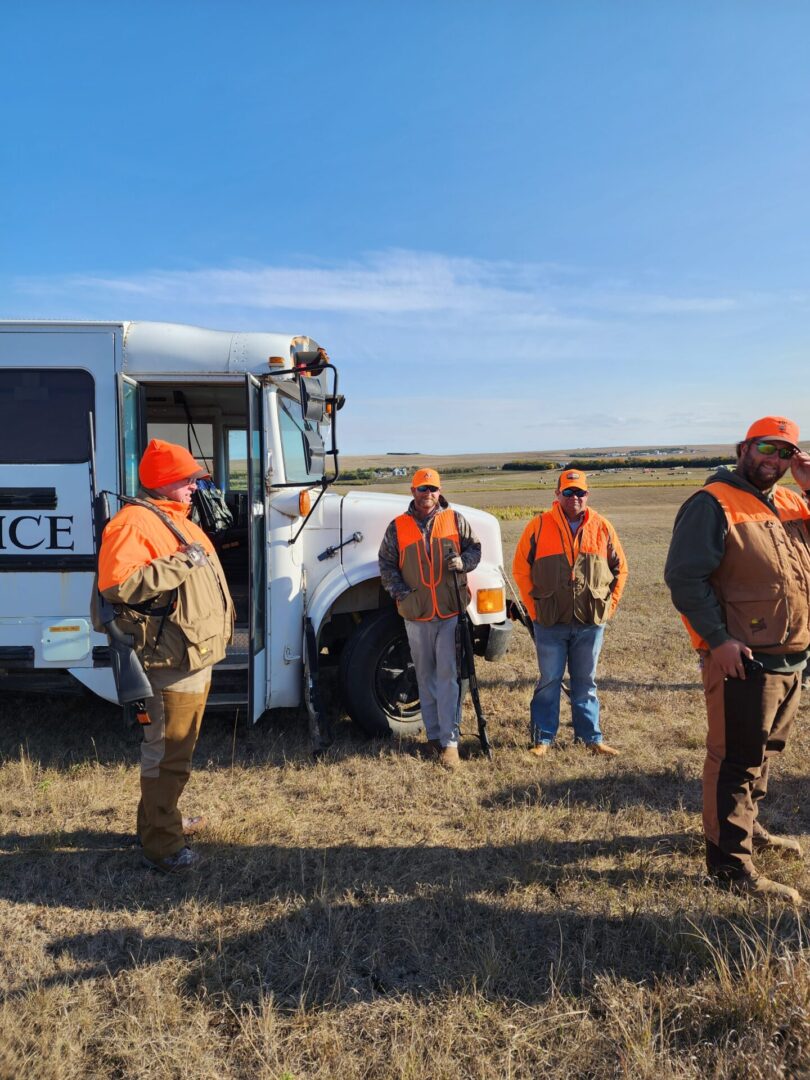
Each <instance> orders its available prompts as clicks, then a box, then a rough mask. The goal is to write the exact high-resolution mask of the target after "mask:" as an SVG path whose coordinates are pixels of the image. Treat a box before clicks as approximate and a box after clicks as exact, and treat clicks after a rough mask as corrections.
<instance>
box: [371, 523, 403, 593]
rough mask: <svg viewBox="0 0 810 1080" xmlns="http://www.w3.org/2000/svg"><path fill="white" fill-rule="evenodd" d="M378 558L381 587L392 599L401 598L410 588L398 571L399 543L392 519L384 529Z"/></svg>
mask: <svg viewBox="0 0 810 1080" xmlns="http://www.w3.org/2000/svg"><path fill="white" fill-rule="evenodd" d="M378 559H379V562H380V580H381V581H382V587H383V588H384V589H385V591H386V592H387V593H388V595H389V596H390V597H392V599H394V600H403V599H404V598H405V597H406V596H408V594H409V593H410V592H411V589H410V588H409V587H408V585H407V584H406V583H405V580H404V579H403V577H402V574H400V572H399V544H397V528H396V525H395V524H394V522H393V521H392V522H391V524H390V525H389V526H388V528H387V529H386V530H385V536H384V537H383V541H382V543H381V544H380V553H379V555H378Z"/></svg>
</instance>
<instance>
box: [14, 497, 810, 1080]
mask: <svg viewBox="0 0 810 1080" xmlns="http://www.w3.org/2000/svg"><path fill="white" fill-rule="evenodd" d="M459 487H460V488H463V491H462V493H461V494H459V501H463V502H467V503H474V504H475V505H481V506H487V507H493V506H499V507H501V508H504V507H506V508H518V509H517V510H515V511H514V512H512V511H510V512H509V513H508V514H503V517H504V520H503V522H502V527H503V533H504V542H505V548H506V553H507V562H508V564H511V556H512V551H513V550H514V545H515V543H516V541H517V538H518V536H519V534H520V531H521V529H522V528H523V525H524V523H525V521H526V519H527V516H528V509H527V508H528V507H531V506H532V505H534V503H535V500H536V497H537V496H538V485H537V478H536V477H535V478H534V479H533V480H532V481H531V487H528V488H524V490H513V489H510V490H505V491H504V490H501V491H495V490H488V489H487V488H486V486H485V485H479V491H477V492H476V490H475V485H470V484H469V483H468V482H467V481H464V482H462V481H459ZM449 489H450V490H449V493H450V495H451V498H452V497H453V489H452V485H449ZM684 495H685V491H684V489H683V488H678V487H673V488H667V487H659V488H648V489H644V488H639V487H617V488H610V487H605V488H604V489H602V488H600V489H598V491H597V493H596V494H595V496H594V500H593V501H594V505H595V506H596V508H598V509H599V510H601V511H602V512H603V513H605V514H606V515H607V516H608V517H609V518H610V519H611V520H612V521H613V523H614V524H615V525H616V527H617V529H618V531H619V534H620V536H621V537H622V540H623V542H624V544H625V546H626V550H627V554H628V559H629V562H630V568H631V578H630V582H629V584H628V588H627V592H626V594H625V599H624V601H623V604H622V607H621V609H620V611H619V615H618V617H617V619H616V621H615V623H614V624H612V625H611V627H610V629H609V631H608V633H607V635H606V645H605V649H604V653H603V658H602V664H601V679H600V687H601V698H602V706H603V727H604V730H605V734H606V737H607V739H608V741H610V742H611V743H612V744H613V745H615V746H617V747H619V748H620V749H621V751H622V755H621V757H619V758H618V759H616V760H614V761H604V760H597V759H595V758H593V757H592V756H590V755H589V754H587V753H586V752H585V751H584V750H582V749H579V748H576V747H574V746H573V745H572V743H571V728H570V719H569V718H565V717H564V719H563V725H562V727H561V733H560V739H559V743H558V746H557V748H556V749H555V750H554V751H553V752H552V753H551V754H550V755H549V757H548V758H547V759H545V760H544V761H542V762H537V761H536V760H535V759H533V758H531V757H530V756H529V755H528V754H527V753H526V750H525V748H526V745H527V718H528V699H529V696H530V693H531V689H532V685H533V681H534V678H535V661H534V656H533V650H532V647H531V644H530V642H529V639H528V637H527V635H526V634H525V633H524V632H523V631H522V630H520V629H519V628H518V629H516V631H515V634H514V637H513V640H514V645H513V648H512V650H511V653H510V655H509V656H508V658H507V659H506V660H505V661H504V662H501V663H499V664H498V665H485V664H482V665H481V667H480V669H479V679H480V682H481V688H482V698H483V702H484V705H485V708H486V710H487V713H488V716H489V720H490V731H491V735H492V738H493V742H494V744H495V747H496V749H495V757H494V762H493V763H492V764H490V763H488V762H487V761H486V760H485V759H483V758H482V757H481V756H479V754H478V753H477V749H476V747H477V742H476V740H475V739H473V738H471V737H470V738H468V739H467V740H466V741H465V747H464V749H465V756H466V760H465V762H464V765H463V768H462V769H461V770H460V771H459V772H458V773H457V774H455V775H446V774H444V773H442V772H441V771H440V770H438V769H437V768H436V767H435V766H434V765H432V764H430V763H429V762H427V761H425V760H423V758H422V756H421V754H420V747H419V743H418V742H417V741H414V740H401V741H397V740H391V741H388V742H369V741H366V740H364V739H363V738H362V737H361V736H360V735H358V734H357V733H355V732H354V731H353V729H352V727H351V725H350V724H349V723H348V722H347V721H345V719H343V718H340V717H336V721H337V723H336V726H337V731H338V737H337V741H336V744H335V746H334V749H333V750H332V751H331V752H330V753H329V755H328V756H327V757H326V759H325V760H322V761H320V762H319V763H318V764H313V763H312V762H311V760H310V759H309V756H308V752H307V744H306V740H305V736H304V732H305V725H304V723H303V722H302V720H301V718H300V717H298V716H296V715H293V714H287V715H284V716H281V717H274V718H272V719H265V720H264V721H263V722H262V723H261V724H260V725H259V726H258V727H257V728H256V729H254V730H252V731H250V732H248V733H246V734H245V733H236V732H235V728H234V722H233V718H232V717H228V716H225V715H212V716H209V717H208V718H207V719H206V724H205V726H204V731H203V735H202V738H201V741H200V745H199V748H198V751H197V755H196V767H195V772H194V774H193V776H192V779H191V782H190V784H189V787H188V789H187V791H186V794H185V796H184V806H185V808H186V809H187V810H193V811H195V812H203V813H205V814H207V815H208V817H209V820H210V822H211V825H210V828H209V830H208V831H207V833H205V834H204V836H203V838H202V839H201V840H200V842H199V845H198V846H199V849H200V850H201V851H202V852H203V853H204V854H205V855H206V857H207V865H206V868H205V870H204V872H203V873H201V874H200V875H198V876H195V877H192V878H189V879H182V880H176V879H171V878H165V877H160V876H157V875H155V874H153V873H150V872H148V871H145V870H143V869H141V867H140V865H139V860H138V855H137V851H136V850H135V849H134V848H133V846H132V843H131V836H132V828H133V823H134V809H135V804H136V799H137V790H138V773H137V745H136V741H135V735H134V734H131V733H129V732H127V731H126V730H124V729H123V727H122V724H121V721H120V719H119V714H118V713H117V711H116V710H113V709H111V708H109V707H107V706H105V705H103V704H101V703H99V702H94V701H92V700H85V699H76V700H74V701H71V702H63V701H56V700H51V701H48V700H39V699H34V698H22V697H19V698H12V699H9V698H8V697H6V698H3V699H0V825H2V841H0V852H1V853H0V957H1V958H2V963H1V964H0V1076H2V1077H3V1078H11V1077H14V1078H18V1077H36V1078H60V1080H61V1078H69V1077H70V1078H72V1077H105V1078H106V1077H126V1078H130V1077H139V1078H140V1077H143V1078H146V1077H150V1078H160V1080H164V1078H170V1077H176V1078H181V1077H182V1078H193V1080H197V1078H199V1080H203V1078H209V1077H210V1078H215V1077H216V1078H219V1077H227V1078H230V1077H240V1078H241V1077H244V1078H263V1080H282V1078H284V1080H303V1078H319V1080H326V1078H330V1080H331V1078H339V1080H353V1078H358V1080H359V1078H369V1080H371V1078H383V1077H385V1078H389V1077H395V1078H399V1080H422V1078H431V1080H445V1078H447V1080H450V1078H465V1080H466V1078H470V1080H473V1078H474V1080H484V1078H518V1077H541V1076H542V1077H555V1078H556V1077H560V1078H562V1077H565V1078H568V1077H633V1078H635V1077H650V1078H652V1077H656V1078H659V1077H678V1078H703V1077H740V1078H742V1077H745V1078H757V1077H760V1078H776V1077H798V1076H806V1075H810V1014H808V1004H809V1003H810V962H809V961H808V953H807V948H806V943H805V934H806V928H805V925H804V924H803V921H802V919H801V917H799V916H797V915H796V913H794V912H792V911H783V910H779V909H776V908H774V909H769V908H768V907H765V906H762V905H758V904H755V903H752V902H750V901H746V900H742V899H739V898H735V897H733V896H730V895H728V894H724V893H720V892H717V891H715V890H713V889H711V888H708V887H706V886H705V885H704V882H703V873H702V870H703V863H702V843H701V835H700V826H699V807H700V780H699V777H700V771H701V766H702V757H703V754H702V744H703V738H704V718H703V704H702V694H701V690H700V686H699V681H698V673H697V669H696V665H695V660H694V657H693V655H692V654H691V653H690V650H689V648H688V646H687V639H686V635H685V633H684V632H683V630H682V629H681V627H680V623H679V620H678V619H677V618H676V616H675V615H674V612H673V611H672V609H671V607H670V604H669V600H668V595H667V592H666V590H665V587H664V585H663V581H662V566H663V561H664V557H665V552H666V547H667V543H668V538H669V534H670V529H671V523H672V519H673V515H674V512H675V510H676V508H677V506H678V505H679V504H680V502H681V501H682V499H683V498H684ZM541 498H542V500H543V502H544V503H545V505H548V502H549V495H548V492H544V493H542V495H541ZM327 693H328V687H327ZM332 700H333V701H334V698H333V697H332ZM334 708H335V710H336V708H337V706H336V705H334ZM807 721H808V707H807V706H806V705H805V706H803V708H802V713H801V716H800V721H799V724H798V730H797V732H796V736H795V738H794V741H793V744H792V746H791V747H790V748H789V751H788V752H787V753H786V754H785V755H784V759H783V760H782V761H781V762H779V764H778V765H777V767H776V768H775V770H774V774H773V782H772V787H771V795H770V797H769V799H768V802H767V806H766V811H765V814H764V815H763V817H764V820H765V821H766V823H767V824H768V825H769V826H770V827H772V828H773V829H774V830H775V831H784V832H787V833H790V834H793V835H796V836H799V837H802V836H804V837H805V839H807V838H808V836H807V834H808V833H810V807H809V806H808V803H807V802H806V801H805V800H806V798H807V790H808V779H807V778H808V766H807V758H808V750H810V737H808V731H807ZM465 728H466V729H467V731H468V732H470V733H472V731H473V730H474V722H473V718H472V714H471V713H470V712H469V706H465ZM762 868H763V869H764V870H766V871H768V872H770V873H772V874H773V876H776V877H778V878H779V879H780V880H783V881H786V882H788V883H790V884H792V885H795V886H796V887H798V888H799V889H800V890H804V891H805V892H806V893H807V894H808V896H810V874H808V872H807V870H806V868H805V866H804V865H803V864H801V863H798V864H797V863H784V864H782V863H780V862H779V861H778V860H777V859H775V858H772V857H767V858H764V859H763V861H762Z"/></svg>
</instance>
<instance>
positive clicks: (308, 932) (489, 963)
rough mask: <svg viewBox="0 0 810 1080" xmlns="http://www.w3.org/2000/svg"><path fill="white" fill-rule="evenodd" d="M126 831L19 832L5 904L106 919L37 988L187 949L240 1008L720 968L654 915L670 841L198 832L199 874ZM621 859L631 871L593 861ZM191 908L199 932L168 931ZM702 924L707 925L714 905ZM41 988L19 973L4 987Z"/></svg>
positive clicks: (691, 936) (492, 990)
mask: <svg viewBox="0 0 810 1080" xmlns="http://www.w3.org/2000/svg"><path fill="white" fill-rule="evenodd" d="M128 841H129V838H124V837H121V836H113V835H111V834H107V833H94V832H77V833H72V834H64V835H63V836H61V837H60V840H59V843H60V846H59V847H58V848H56V849H54V848H53V846H52V844H53V838H52V837H46V836H40V837H25V838H24V837H21V836H6V837H4V839H3V841H2V848H3V851H4V852H5V854H3V855H2V856H0V863H2V875H0V897H2V899H4V900H6V901H11V902H21V903H23V902H24V903H34V904H40V905H48V906H54V907H61V908H65V907H67V908H71V907H72V908H74V909H81V910H83V911H92V912H93V913H94V914H95V915H96V916H97V917H99V918H100V919H101V920H103V921H106V922H107V923H108V926H105V927H104V928H102V929H98V930H93V931H92V932H86V933H80V934H73V935H66V936H62V937H60V938H57V939H55V940H53V941H51V942H50V944H49V945H48V947H47V948H48V952H49V953H50V954H52V955H53V956H54V957H55V958H56V959H57V961H58V968H59V971H58V972H57V973H55V974H52V975H50V976H38V977H37V980H36V985H37V989H38V990H39V991H41V990H42V989H43V988H45V987H47V986H49V985H70V984H75V983H76V982H81V981H84V980H92V979H97V978H103V977H105V976H108V975H115V974H117V973H119V972H123V971H127V970H132V969H136V968H138V969H142V968H144V967H148V966H150V965H154V964H157V963H159V962H161V961H164V960H166V959H169V958H175V959H179V960H181V961H183V962H184V963H185V965H186V968H185V972H184V975H183V987H184V991H185V992H186V993H188V994H193V995H198V994H205V995H206V996H210V995H216V996H219V997H222V998H225V999H226V1000H227V1001H228V1002H229V1003H230V1004H231V1005H232V1006H233V1007H237V1006H238V1005H239V1004H242V1003H245V1002H257V1001H259V1000H260V999H261V998H262V997H263V996H266V995H268V994H272V996H273V1000H274V1002H275V1004H276V1005H277V1006H279V1007H282V1008H289V1009H295V1008H297V1007H299V1006H301V1005H302V1004H303V1005H305V1006H306V1007H313V1006H321V1005H326V1004H332V1005H351V1004H354V1003H356V1002H358V1001H367V1000H371V999H374V998H377V997H380V996H384V995H393V994H409V995H415V996H428V995H431V994H435V993H438V992H444V991H446V990H447V989H453V988H455V989H461V988H463V987H465V986H470V985H473V984H474V985H475V986H476V987H477V988H478V989H479V990H482V991H483V992H484V993H486V994H487V995H489V996H492V997H497V998H501V999H506V1000H510V1001H514V1002H523V1003H527V1004H528V1003H532V1002H540V1001H542V1000H543V999H544V998H545V997H546V996H547V995H548V994H549V992H550V991H551V989H552V986H553V987H554V988H555V990H556V991H559V990H562V991H564V992H566V993H572V994H578V993H581V992H583V990H584V988H585V987H586V986H590V985H591V984H592V982H593V979H594V978H596V977H597V976H599V975H602V974H604V975H610V976H614V977H618V978H627V979H630V980H632V981H633V982H634V983H645V984H649V985H653V984H654V983H655V982H656V981H657V980H659V979H661V978H662V977H664V976H666V975H667V974H668V973H671V974H672V975H673V976H677V977H678V978H679V979H683V978H687V979H689V978H691V977H694V976H696V975H698V974H699V973H700V972H702V971H703V970H704V968H705V966H706V965H707V964H710V963H711V957H710V955H709V950H708V949H707V947H706V945H705V942H704V943H701V942H700V940H699V938H698V937H696V935H695V929H694V925H693V922H692V921H690V920H689V919H688V918H687V917H686V916H685V915H683V914H682V913H680V914H676V915H674V916H661V915H659V914H657V913H656V912H655V911H654V908H655V903H656V901H655V898H656V897H658V896H660V895H662V894H664V893H666V892H667V891H670V890H671V889H672V888H674V887H675V885H676V884H677V883H678V882H681V883H682V879H683V874H682V869H681V870H679V869H678V867H677V866H674V865H673V862H672V860H671V855H672V852H673V850H675V849H676V847H677V843H678V841H677V838H672V837H670V836H658V837H647V838H644V839H642V840H639V838H638V837H630V836H621V837H617V838H615V839H613V840H608V841H602V842H596V841H594V842H590V841H589V842H586V843H571V842H562V843H548V842H546V843H533V844H514V845H508V846H501V847H494V846H483V847H480V848H474V849H466V848H451V847H446V846H445V847H435V848H418V847H417V848H414V847H390V846H389V847H360V846H353V845H346V846H342V847H325V848H321V849H306V850H299V849H290V848H284V847H280V846H272V845H266V846H262V845H257V846H224V845H220V846H215V845H207V846H206V845H200V850H201V851H202V852H203V854H205V855H206V856H207V860H208V861H207V866H206V868H205V869H204V870H203V872H201V873H199V874H196V875H193V876H189V877H186V878H171V877H163V876H160V875H157V874H155V873H153V872H150V871H147V870H145V869H142V868H141V867H140V865H139V862H138V854H137V852H136V851H135V850H133V849H132V847H131V846H129V842H128ZM116 843H117V844H118V845H119V846H117V847H116ZM628 853H629V855H630V857H629V858H628V857H627V856H628ZM633 853H635V855H636V857H635V858H633ZM619 856H625V858H624V861H623V865H622V867H621V868H618V867H615V866H613V867H607V868H605V869H595V868H593V867H592V866H589V865H587V860H594V857H599V858H598V859H597V862H602V863H604V862H605V861H607V860H609V859H610V858H611V857H614V858H616V859H617V860H618V857H619ZM695 869H696V876H699V874H700V867H699V864H698V865H697V866H696V867H695ZM583 882H584V883H585V886H586V888H587V889H588V890H589V891H591V892H592V893H595V894H597V895H598V894H599V893H600V892H603V893H604V897H605V901H604V904H602V905H598V906H600V907H601V908H602V912H603V913H597V914H584V913H582V912H581V911H577V910H576V909H575V908H574V907H572V902H573V901H572V900H571V899H567V897H570V896H572V895H573V892H574V891H575V890H581V888H582V884H583ZM529 887H531V900H530V901H527V899H526V889H527V888H529ZM639 890H641V891H639ZM609 896H610V897H612V900H611V902H610V904H608V897H609ZM617 896H618V897H619V898H620V901H619V902H618V903H617V902H616V898H617ZM639 896H644V897H646V898H647V901H646V902H645V904H644V905H642V904H641V903H640V901H639ZM692 903H693V907H694V906H695V905H694V901H693V902H692ZM707 903H708V900H707ZM187 905H190V907H191V909H193V910H197V911H198V912H199V914H198V915H196V916H194V918H193V919H191V924H192V925H193V926H197V927H199V926H202V928H203V929H202V930H201V931H200V930H197V931H196V932H192V931H186V927H187V925H188V924H187V923H186V922H185V916H184V915H183V914H178V913H180V912H184V911H185V908H186V906H187ZM644 906H647V907H649V908H650V909H651V910H650V911H649V912H647V911H644V910H643V907H644ZM231 907H235V908H236V909H237V911H236V913H235V914H234V916H233V918H234V922H238V923H239V925H240V926H243V927H244V926H245V925H247V926H248V927H249V929H245V930H241V931H240V932H238V933H233V934H230V935H229V934H227V933H225V934H223V932H222V927H223V923H224V922H226V921H227V918H228V917H229V916H228V915H227V912H228V909H229V908H231ZM244 908H247V909H249V910H250V912H251V913H252V914H251V917H250V920H249V921H247V922H246V920H245V919H244V916H243V915H241V916H240V915H239V913H238V911H239V909H244ZM206 910H210V911H211V912H212V917H211V919H210V921H209V920H207V919H206V918H205V917H204V913H205V911H206ZM122 912H129V913H136V914H137V915H138V917H139V918H143V913H145V912H150V913H151V918H152V921H153V924H154V926H155V928H156V932H152V933H150V932H148V931H144V930H142V929H140V928H138V927H137V926H133V924H132V921H131V920H130V919H129V918H128V919H127V920H126V921H125V922H124V923H123V924H122V925H121V926H120V927H116V926H115V925H114V923H115V920H116V915H117V914H120V913H122ZM617 912H618V913H617ZM201 916H202V917H201ZM175 920H177V921H179V922H182V925H183V927H184V931H186V932H183V933H172V932H168V933H167V932H166V929H167V928H169V927H171V926H172V924H173V922H174V921H175ZM693 920H696V921H697V922H703V921H706V923H707V925H708V922H709V916H708V915H707V913H706V911H705V909H701V907H700V905H699V904H698V905H697V912H696V914H694V916H693ZM110 923H112V924H113V926H112V927H110V926H109V924H110ZM787 932H790V933H794V932H795V924H794V923H790V924H789V926H788V928H787V930H786V933H787ZM28 989H30V987H28V986H27V985H26V984H25V983H23V982H18V983H16V985H15V984H14V983H12V988H11V990H10V991H9V994H7V995H6V998H7V999H8V998H9V997H13V996H14V995H15V994H23V993H25V992H27V990H28Z"/></svg>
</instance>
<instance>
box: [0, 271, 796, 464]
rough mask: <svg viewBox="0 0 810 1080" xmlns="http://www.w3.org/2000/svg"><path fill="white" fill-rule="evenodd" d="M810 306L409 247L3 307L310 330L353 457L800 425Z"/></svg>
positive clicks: (31, 293) (184, 276)
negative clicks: (775, 417) (337, 378)
mask: <svg viewBox="0 0 810 1080" xmlns="http://www.w3.org/2000/svg"><path fill="white" fill-rule="evenodd" d="M808 295H809V294H808V292H807V291H806V290H803V289H801V288H796V287H792V288H790V289H786V290H785V292H784V293H783V294H776V293H775V294H767V293H763V292H757V291H754V290H749V291H744V292H743V291H741V292H739V293H735V294H732V293H729V292H728V291H727V290H724V289H719V288H712V287H711V285H710V284H709V285H701V286H699V287H696V286H695V283H694V281H691V282H683V281H676V282H667V281H665V280H663V278H662V276H661V275H660V274H658V275H653V274H651V275H649V276H648V277H647V278H645V279H644V280H640V281H630V280H626V279H618V278H616V277H611V276H609V275H607V274H603V275H598V274H595V273H593V272H588V271H586V270H584V269H582V268H578V267H571V266H560V265H555V264H546V263H542V262H525V263H520V262H514V261H511V262H510V261H492V260H490V261H488V260H481V259H469V258H455V257H451V256H446V255H441V254H436V253H430V252H413V251H402V250H394V251H385V252H379V253H372V254H369V255H367V256H364V257H363V258H358V259H353V260H348V261H345V262H343V263H333V264H330V265H326V264H324V263H314V262H313V263H312V264H310V265H304V264H301V263H298V264H294V265H292V264H291V265H270V266H268V265H238V266H228V267H220V268H217V267H209V268H193V269H187V270H159V269H158V270H153V271H143V272H138V273H133V274H110V273H93V274H87V273H84V274H69V275H64V276H62V277H56V278H54V277H50V278H37V279H32V278H26V279H18V280H16V281H13V282H11V283H10V287H9V288H7V289H6V290H5V296H6V299H5V304H4V306H5V308H6V314H7V315H9V316H12V317H13V316H17V317H18V316H19V315H20V314H22V312H21V310H20V308H23V307H24V308H25V311H24V314H25V315H26V317H31V318H54V317H57V316H65V317H69V318H90V319H121V318H125V319H155V320H165V321H170V322H191V323H197V324H199V325H203V326H212V327H218V328H230V329H240V330H258V329H264V330H268V329H280V330H285V329H286V330H288V331H289V332H291V333H307V334H310V335H311V336H313V337H314V338H315V339H316V340H318V341H320V342H322V343H323V344H324V345H325V346H326V347H327V348H328V349H329V352H330V355H332V356H333V358H334V359H335V361H336V362H337V363H338V364H339V366H340V370H341V389H343V390H344V391H345V392H346V395H347V409H346V411H345V413H343V414H341V430H342V435H341V446H342V449H343V450H344V451H346V452H349V453H362V452H365V451H379V450H385V449H396V448H397V447H398V446H405V447H406V448H412V447H414V446H416V447H418V448H421V449H423V450H424V451H425V452H431V451H434V452H443V453H444V452H453V451H454V450H455V451H456V452H472V451H477V450H515V451H518V450H520V449H521V448H524V449H531V448H535V449H537V448H546V449H551V448H555V447H557V448H564V447H574V446H579V447H583V446H609V445H619V444H633V445H638V444H644V445H655V444H656V443H662V442H663V443H666V444H671V443H682V442H698V443H708V442H724V441H729V442H730V441H733V440H734V439H736V438H738V437H739V432H740V430H741V428H742V427H743V426H744V425H743V424H742V422H741V421H740V419H739V418H740V417H743V418H746V417H748V418H750V417H752V416H755V415H761V414H763V413H767V412H769V411H771V412H785V411H789V408H790V409H793V411H794V414H795V415H796V417H797V419H798V420H799V422H800V423H801V422H802V419H803V417H802V413H803V412H808V411H810V397H808V395H807V394H806V393H804V392H803V391H802V389H801V388H802V387H803V386H804V385H805V382H806V379H805V372H806V369H807V356H808V352H810V334H808V331H807V329H806V310H807V307H808V303H809V301H808ZM10 304H14V305H16V306H17V310H16V311H11V310H9V307H10ZM32 309H33V310H32ZM776 372H778V375H779V379H778V380H775V379H774V377H773V376H774V373H776ZM414 387H418V388H420V391H421V396H412V391H413V388H414ZM763 391H767V394H765V393H764V392H763ZM403 394H405V395H406V396H405V397H403ZM766 397H767V399H768V401H767V404H766V403H765V398H766ZM409 398H411V400H408V399H409Z"/></svg>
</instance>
